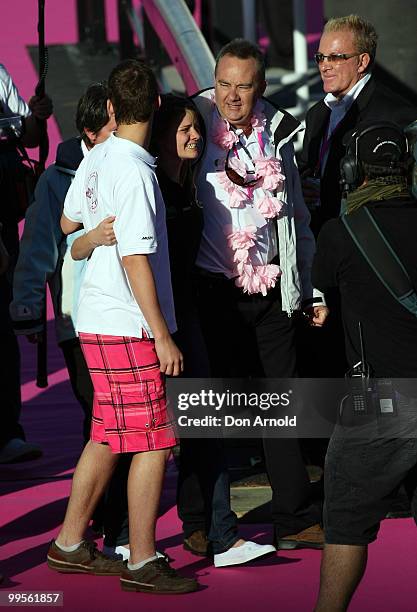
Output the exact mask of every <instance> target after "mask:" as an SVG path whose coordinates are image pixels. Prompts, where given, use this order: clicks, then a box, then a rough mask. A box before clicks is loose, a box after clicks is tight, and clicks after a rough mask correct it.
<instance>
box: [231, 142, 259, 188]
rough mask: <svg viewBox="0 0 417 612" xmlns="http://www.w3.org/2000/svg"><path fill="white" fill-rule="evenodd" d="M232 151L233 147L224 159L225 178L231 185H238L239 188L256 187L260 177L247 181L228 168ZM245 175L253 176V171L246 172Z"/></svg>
mask: <svg viewBox="0 0 417 612" xmlns="http://www.w3.org/2000/svg"><path fill="white" fill-rule="evenodd" d="M232 151H233V147H232V148H231V149H229V151H228V153H227V157H226V163H225V165H224V171H225V172H226V176H227V178H228V179H229V181H232V183H234V184H235V185H239V187H252V186H253V185H256V183H259V181H260V179H261V178H262V177H259V178H253V179H249V180H247V179H245V177H244V176H241V175H240V174H238V173H237V172H236V170H234V169H233V168H231V167H230V165H229V159H230V155H231V153H232ZM247 174H255V170H248V171H247Z"/></svg>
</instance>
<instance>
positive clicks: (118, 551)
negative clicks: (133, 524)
mask: <svg viewBox="0 0 417 612" xmlns="http://www.w3.org/2000/svg"><path fill="white" fill-rule="evenodd" d="M103 552H104V554H105V555H107V556H108V557H111V558H112V559H120V560H121V561H129V556H130V548H127V547H126V546H103ZM156 556H157V557H158V558H161V559H165V555H164V554H163V553H161V552H159V551H158V550H157V551H156Z"/></svg>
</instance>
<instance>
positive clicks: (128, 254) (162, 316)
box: [48, 60, 198, 594]
mask: <svg viewBox="0 0 417 612" xmlns="http://www.w3.org/2000/svg"><path fill="white" fill-rule="evenodd" d="M109 96H110V101H109V111H111V112H113V111H114V113H115V119H116V123H117V134H116V135H112V136H110V138H109V139H108V141H107V142H105V143H104V144H103V145H98V146H97V147H96V148H94V149H93V150H92V152H91V153H90V154H89V155H88V156H87V157H86V158H85V159H84V161H83V162H82V163H81V165H80V167H79V170H78V171H77V174H76V177H75V179H74V181H73V183H72V186H71V188H70V190H69V192H68V195H67V198H66V200H65V206H64V214H63V216H62V220H61V226H62V230H63V231H64V233H66V234H68V233H71V232H73V231H75V230H77V229H79V227H80V224H83V225H84V228H85V229H86V230H87V234H86V240H87V241H88V240H89V234H88V230H90V229H92V228H94V227H95V226H96V225H97V223H99V222H100V221H102V220H103V219H105V218H107V217H109V216H112V217H115V221H114V226H113V229H114V233H115V239H116V241H117V242H116V241H115V244H114V245H113V246H110V247H106V248H103V247H101V246H98V247H97V248H95V250H94V252H93V253H92V255H91V257H90V259H89V262H88V265H87V270H86V274H85V279H84V282H83V285H82V288H81V291H80V301H79V311H78V320H77V330H78V332H79V336H80V342H81V345H82V347H83V352H84V355H85V358H86V362H87V365H88V368H89V370H90V374H91V378H92V381H93V386H94V407H93V423H92V428H91V439H90V441H89V443H88V444H87V446H86V447H85V450H84V452H83V454H82V455H81V458H80V461H79V463H78V465H77V468H76V471H75V473H74V478H73V485H72V492H71V497H70V501H69V504H68V508H67V513H66V517H65V521H64V524H63V527H62V529H61V531H60V533H59V535H58V537H57V539H56V541H55V542H53V543H52V544H51V546H50V549H49V552H48V565H49V567H50V568H52V569H55V570H57V571H63V572H84V573H92V574H100V575H115V574H121V586H122V589H124V590H132V591H146V592H152V593H172V594H174V593H187V592H191V591H195V590H196V589H197V587H198V584H197V582H196V581H195V580H193V579H190V578H184V577H182V576H180V575H179V574H178V573H177V572H176V571H175V570H173V569H172V568H171V567H170V566H169V564H168V561H167V559H166V558H165V557H164V556H162V555H160V554H159V553H157V552H156V549H155V524H156V517H157V510H158V504H159V498H160V493H161V488H162V482H163V476H164V469H165V462H166V459H167V457H168V455H169V452H170V449H171V448H172V447H173V446H174V445H175V443H176V440H175V434H174V430H173V427H172V424H171V423H170V421H169V418H168V415H167V409H166V399H165V387H164V382H163V375H164V374H171V375H174V376H175V375H178V374H179V373H180V372H181V370H182V355H181V353H180V351H179V350H178V348H177V347H176V345H175V344H174V342H173V340H172V339H171V333H172V332H174V331H175V330H176V324H175V316H174V308H173V299H172V289H171V280H170V273H169V260H168V245H167V234H166V226H165V206H164V202H163V200H162V196H161V193H160V190H159V187H158V183H157V180H156V177H155V172H154V168H155V165H154V164H155V160H154V158H153V157H152V156H151V155H150V154H149V153H148V152H147V151H146V148H147V146H148V143H149V139H150V133H151V127H152V118H153V113H154V110H155V109H156V108H157V105H158V92H157V85H156V81H155V78H154V75H153V73H152V71H151V69H150V68H149V67H148V66H146V64H144V63H143V62H140V61H137V60H127V61H125V62H122V63H121V64H119V65H118V66H117V67H116V68H115V69H114V70H113V72H112V73H111V75H110V78H109ZM90 236H91V234H90ZM126 452H128V453H133V459H132V463H131V468H130V472H129V481H128V502H129V534H130V540H129V541H130V559H129V562H128V564H127V568H123V565H122V564H121V562H120V561H114V560H111V559H109V558H107V557H106V556H105V555H103V554H102V553H100V552H98V551H97V550H96V548H95V547H94V545H93V544H92V543H89V542H85V541H83V539H82V538H83V535H84V531H85V529H86V527H87V525H88V522H89V519H90V517H91V514H92V512H93V510H94V507H95V505H96V503H97V501H98V499H99V497H100V496H101V494H102V492H103V490H104V488H105V486H106V484H107V482H108V480H109V478H110V476H111V473H112V470H113V469H114V466H115V464H116V462H117V456H118V453H126Z"/></svg>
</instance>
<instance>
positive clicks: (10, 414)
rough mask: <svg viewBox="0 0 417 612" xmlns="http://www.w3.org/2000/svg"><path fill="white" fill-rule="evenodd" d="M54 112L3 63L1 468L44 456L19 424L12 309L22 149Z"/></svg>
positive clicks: (33, 141)
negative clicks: (27, 92) (21, 87)
mask: <svg viewBox="0 0 417 612" xmlns="http://www.w3.org/2000/svg"><path fill="white" fill-rule="evenodd" d="M51 114H52V101H51V99H50V98H49V97H48V96H46V95H45V96H44V97H42V98H39V97H37V96H33V97H32V98H31V99H30V100H29V102H28V103H26V102H25V101H24V100H23V98H22V97H21V96H20V94H19V92H18V89H17V87H16V85H15V84H14V82H13V79H12V77H11V75H10V74H9V73H8V71H7V70H6V68H5V67H4V66H3V65H2V64H0V119H1V120H2V121H1V127H0V193H1V199H2V205H1V207H0V225H1V240H2V242H3V244H4V247H5V249H6V250H7V252H8V255H9V258H8V267H7V270H6V272H5V273H4V274H2V275H1V277H0V358H1V362H2V367H1V368H0V385H1V389H2V402H1V416H2V427H1V433H0V464H1V463H13V462H15V461H29V460H31V459H37V458H38V457H40V456H41V455H42V450H41V449H40V447H39V446H38V445H36V444H31V443H29V442H27V441H26V440H25V434H24V431H23V427H22V426H21V424H20V422H19V421H20V413H21V408H22V399H21V394H20V353H19V345H18V343H17V338H16V336H15V334H14V331H13V327H12V322H11V319H10V314H9V305H10V302H11V301H12V299H13V291H12V287H13V273H14V268H15V264H16V260H17V256H18V253H19V230H18V221H19V220H20V219H21V212H22V209H23V208H24V207H26V205H27V203H28V202H27V200H28V196H27V195H26V184H25V182H24V168H23V164H22V157H21V153H20V150H21V149H22V147H36V146H38V144H39V141H40V136H41V133H40V130H39V125H38V120H41V121H43V120H45V119H48V117H50V116H51ZM23 194H24V195H23ZM22 198H23V199H24V200H25V201H24V202H22Z"/></svg>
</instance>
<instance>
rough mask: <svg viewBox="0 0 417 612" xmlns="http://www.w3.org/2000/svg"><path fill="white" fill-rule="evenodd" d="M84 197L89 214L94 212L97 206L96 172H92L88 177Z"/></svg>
mask: <svg viewBox="0 0 417 612" xmlns="http://www.w3.org/2000/svg"><path fill="white" fill-rule="evenodd" d="M85 197H86V198H87V204H88V207H89V209H90V210H91V212H95V211H96V208H97V206H98V175H97V172H92V173H91V174H90V176H89V177H88V181H87V188H86V190H85Z"/></svg>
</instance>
